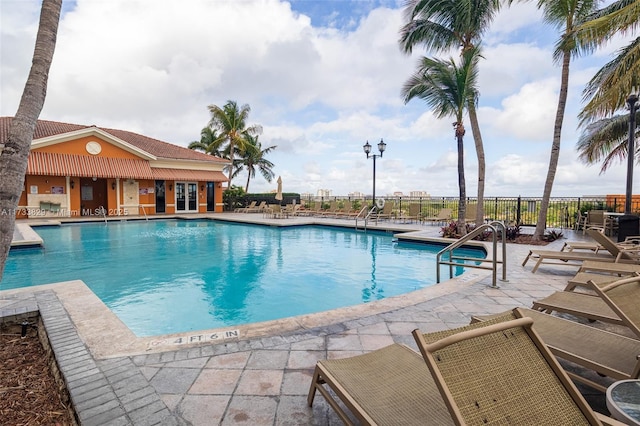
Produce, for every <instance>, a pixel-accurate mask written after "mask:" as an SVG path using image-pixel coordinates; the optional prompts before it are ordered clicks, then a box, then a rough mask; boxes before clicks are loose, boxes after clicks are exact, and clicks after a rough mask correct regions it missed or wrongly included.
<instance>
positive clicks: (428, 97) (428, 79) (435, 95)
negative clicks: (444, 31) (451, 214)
mask: <svg viewBox="0 0 640 426" xmlns="http://www.w3.org/2000/svg"><path fill="white" fill-rule="evenodd" d="M479 59H480V48H479V47H473V48H470V49H468V50H466V51H465V52H463V54H462V58H461V61H460V64H459V65H458V64H456V62H455V61H454V60H453V59H450V60H448V61H445V60H442V59H431V58H426V57H423V58H422V59H421V60H420V62H419V64H418V69H417V71H416V72H415V73H414V74H413V75H412V76H411V77H410V78H409V80H407V81H406V82H405V84H404V85H403V87H402V96H403V98H404V101H405V103H406V102H409V101H410V100H411V99H413V98H416V97H417V98H420V99H422V100H424V101H425V102H426V103H427V105H429V107H430V108H431V109H432V110H433V111H434V114H435V116H436V117H437V118H444V117H454V118H455V122H454V123H453V128H454V134H455V138H456V143H457V149H458V187H459V191H460V200H459V203H458V233H459V234H461V235H464V234H465V233H466V222H465V215H466V197H467V193H466V184H465V176H464V134H465V129H464V125H463V123H462V119H463V117H464V113H465V111H467V110H468V106H469V105H470V104H472V105H475V104H476V101H477V98H478V90H477V80H478V61H479ZM479 223H482V221H480V222H479Z"/></svg>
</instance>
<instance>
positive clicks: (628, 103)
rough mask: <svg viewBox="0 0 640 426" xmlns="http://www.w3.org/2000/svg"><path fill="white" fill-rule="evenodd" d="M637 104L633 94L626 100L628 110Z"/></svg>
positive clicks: (636, 97) (635, 96)
mask: <svg viewBox="0 0 640 426" xmlns="http://www.w3.org/2000/svg"><path fill="white" fill-rule="evenodd" d="M637 102H638V95H636V94H635V93H632V94H630V95H629V97H628V98H627V105H628V106H629V109H631V108H633V106H634V105H635V104H636V103H637Z"/></svg>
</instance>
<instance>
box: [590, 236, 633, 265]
mask: <svg viewBox="0 0 640 426" xmlns="http://www.w3.org/2000/svg"><path fill="white" fill-rule="evenodd" d="M587 234H589V236H590V237H591V238H593V239H594V240H595V241H596V242H597V243H598V244H600V245H601V246H602V247H603V248H604V249H605V250H607V251H608V252H609V253H610V254H611V255H612V256H615V258H616V262H619V261H620V260H627V261H633V262H638V261H640V246H639V245H638V244H633V243H621V244H618V243H616V242H615V241H613V240H612V239H611V238H609V237H607V236H606V235H605V234H604V233H603V232H602V230H601V229H587Z"/></svg>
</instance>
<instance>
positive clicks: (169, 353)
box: [0, 214, 604, 425]
mask: <svg viewBox="0 0 640 426" xmlns="http://www.w3.org/2000/svg"><path fill="white" fill-rule="evenodd" d="M258 216H261V215H248V214H245V215H242V214H240V215H237V214H236V215H231V214H227V215H215V217H217V218H220V217H224V218H227V219H233V220H242V221H246V220H247V219H250V220H251V221H254V222H263V221H264V222H269V220H265V219H261V218H260V217H258ZM279 221H280V222H279V223H280V224H285V222H283V221H290V222H289V223H291V222H292V223H293V224H301V223H303V220H302V219H301V218H292V219H284V220H283V219H280V220H279ZM323 223H325V222H323ZM327 223H328V222H327ZM335 224H338V225H340V224H342V223H339V221H337V222H336V223H335ZM391 225H392V227H393V228H394V229H395V230H397V231H400V230H411V229H417V230H422V231H424V232H425V234H429V235H432V236H438V234H439V232H438V231H439V227H436V226H423V225H416V224H406V225H401V224H397V225H396V224H391ZM381 226H383V227H384V226H385V224H383V223H381ZM564 232H565V235H566V236H568V238H569V239H570V240H572V241H575V240H580V239H582V235H581V234H576V235H574V234H573V233H572V232H571V231H566V230H565V231H564ZM564 241H566V240H564ZM564 241H563V240H560V241H556V242H554V243H552V244H550V245H548V246H546V247H545V249H559V248H560V247H561V246H562V244H563V243H564ZM529 248H530V247H529V246H521V245H509V250H508V255H507V270H508V274H507V277H508V282H500V281H499V282H498V284H499V288H492V286H491V276H490V275H489V273H488V272H487V271H482V270H469V271H468V272H466V273H465V274H464V275H462V276H461V277H459V278H456V279H453V280H450V281H446V282H443V283H441V284H436V285H434V286H432V287H429V288H427V289H424V290H420V291H419V292H415V293H410V294H408V295H403V296H400V297H398V298H391V299H393V300H392V301H386V302H385V301H382V302H381V303H378V302H374V303H371V304H368V305H362V306H359V307H358V308H357V309H349V310H337V311H330V312H328V313H322V314H319V315H316V316H312V317H309V318H307V319H305V320H299V321H298V322H296V324H297V326H295V327H293V326H291V324H288V323H282V324H281V323H278V322H273V323H272V324H269V325H268V326H264V325H259V326H258V327H256V328H255V329H248V330H247V331H246V332H243V333H242V334H241V337H240V338H237V339H227V340H224V341H222V342H219V343H215V344H214V343H206V344H200V345H198V344H194V345H189V346H184V345H183V346H180V347H171V346H167V347H165V346H159V347H153V348H151V347H150V346H149V345H148V342H145V343H147V345H146V346H140V345H138V344H131V345H129V346H126V345H125V346H123V347H121V348H118V349H117V350H114V351H112V352H111V353H110V352H109V348H108V347H109V346H113V345H114V342H113V340H109V339H111V337H109V333H108V330H107V329H108V328H112V326H113V323H109V321H112V320H106V321H107V323H108V325H107V326H102V327H100V318H99V317H98V318H96V315H95V314H94V315H93V316H91V315H90V313H89V312H82V309H80V308H79V306H78V305H80V303H78V299H80V300H81V301H82V303H87V304H90V302H88V299H83V298H81V297H77V296H74V294H75V293H74V292H71V293H69V292H65V291H64V289H63V287H64V286H65V284H60V285H51V286H40V287H32V288H28V289H22V290H18V291H13V290H9V291H2V292H0V319H2V320H3V321H16V320H17V321H22V319H23V318H27V317H28V318H31V319H32V318H33V315H34V314H37V313H39V315H40V317H41V318H42V321H43V324H44V326H45V327H46V331H47V333H48V336H49V340H50V343H51V346H52V349H53V351H54V353H55V356H56V360H57V362H58V364H59V367H60V370H61V371H62V373H63V376H64V378H65V381H66V383H67V386H68V388H69V392H70V395H71V398H72V401H73V404H74V407H75V409H76V412H77V414H78V417H79V419H80V423H81V424H82V425H155V424H162V425H236V424H237V425H334V424H341V423H342V422H341V421H340V420H339V418H338V417H337V416H336V415H335V414H334V413H333V411H332V410H331V409H330V407H329V405H328V404H327V403H326V402H325V401H324V399H323V398H322V397H321V396H318V397H316V400H315V402H314V406H313V408H309V407H307V404H306V396H307V393H308V390H309V386H310V383H311V375H312V372H313V367H314V366H315V363H316V361H318V360H320V359H326V358H341V357H348V356H352V355H357V354H361V353H364V352H368V351H372V350H376V349H378V348H381V347H383V346H386V345H389V344H391V343H394V342H396V343H404V344H407V345H409V346H411V347H412V348H414V349H416V350H417V347H416V345H415V343H414V342H413V338H412V337H411V331H412V330H413V329H415V328H419V329H421V330H422V331H425V332H429V331H435V330H441V329H445V328H453V327H457V326H462V325H466V324H468V323H469V319H470V316H471V315H482V314H491V313H497V312H502V311H505V310H507V309H511V308H514V307H517V306H529V307H530V306H531V305H532V303H533V301H534V300H536V299H540V298H543V297H545V296H547V295H548V294H550V293H552V292H553V291H556V290H561V289H563V288H564V286H565V285H566V282H567V280H568V279H569V278H570V277H571V276H573V275H574V274H575V271H576V268H575V267H562V266H543V267H541V268H540V270H539V271H538V272H537V273H535V274H532V273H531V272H530V271H531V265H527V266H526V267H522V266H521V265H520V264H521V262H522V259H523V258H524V257H525V255H526V253H527V252H528V250H529ZM92 309H93V308H91V307H86V308H85V310H86V311H91V310H92ZM353 311H355V312H356V314H355V315H354V314H353ZM83 315H84V316H83ZM87 324H89V326H87ZM96 327H97V329H96ZM113 327H115V326H113ZM116 329H117V327H116ZM105 336H106V337H105ZM116 346H117V345H116ZM127 348H129V349H130V352H129V353H121V352H122V351H125V352H126V349H127ZM141 348H142V349H141ZM587 392H591V391H587ZM588 396H589V397H590V398H591V399H590V402H591V401H592V400H594V401H595V404H596V405H598V404H600V405H603V404H604V403H603V401H604V397H603V396H602V394H599V393H597V392H594V393H593V394H589V395H588Z"/></svg>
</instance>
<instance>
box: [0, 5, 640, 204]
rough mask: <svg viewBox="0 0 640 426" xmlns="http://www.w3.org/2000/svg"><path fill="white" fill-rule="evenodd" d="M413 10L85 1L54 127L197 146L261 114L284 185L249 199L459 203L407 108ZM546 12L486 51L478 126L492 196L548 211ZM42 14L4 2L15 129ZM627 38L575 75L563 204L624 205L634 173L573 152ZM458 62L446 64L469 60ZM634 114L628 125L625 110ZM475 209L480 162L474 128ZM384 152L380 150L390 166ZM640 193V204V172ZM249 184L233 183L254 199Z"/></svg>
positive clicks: (3, 80)
mask: <svg viewBox="0 0 640 426" xmlns="http://www.w3.org/2000/svg"><path fill="white" fill-rule="evenodd" d="M402 5H403V2H401V1H395V0H389V1H384V0H378V1H361V0H355V1H351V0H335V1H331V0H293V1H291V2H285V1H278V0H261V1H257V0H256V1H252V0H246V1H233V0H215V1H211V0H188V1H184V2H175V1H171V0H109V1H104V0H78V1H74V2H69V1H66V0H65V1H64V2H63V16H62V18H61V22H60V28H59V33H58V40H57V46H56V52H55V55H54V59H53V65H52V68H51V73H50V77H49V87H48V92H47V99H46V102H45V107H44V109H43V111H42V114H41V115H40V118H41V119H46V120H54V121H62V122H68V123H75V124H85V125H91V124H95V125H97V126H101V127H110V128H117V129H122V130H128V131H132V132H137V133H140V134H143V135H145V136H149V137H153V138H157V139H160V140H162V141H166V142H170V143H173V144H176V145H181V146H187V145H188V144H189V143H190V142H191V141H193V140H197V139H199V137H200V130H201V129H202V128H203V127H204V126H205V125H206V124H207V122H208V120H209V113H208V110H207V105H210V104H216V105H220V106H222V105H224V103H225V102H226V101H227V100H234V101H236V102H237V103H238V104H239V105H243V104H248V105H250V106H251V113H250V116H249V124H260V125H262V127H263V129H264V132H263V134H262V135H261V136H260V137H259V141H260V142H261V143H262V146H263V148H265V147H268V146H271V145H277V149H276V150H274V151H273V153H272V154H270V155H269V156H268V159H269V160H270V161H272V162H273V163H274V164H275V167H274V169H273V170H274V173H275V175H276V176H275V178H274V180H273V181H272V182H271V183H269V182H266V181H265V180H264V179H263V178H262V176H260V175H257V176H256V178H255V179H252V180H251V183H250V186H249V192H270V191H272V190H275V188H276V186H277V184H276V179H277V177H278V176H282V180H283V190H284V191H285V192H300V193H311V194H316V193H317V192H318V190H323V189H328V190H330V191H332V194H333V195H347V194H349V193H352V192H361V193H364V194H367V195H370V194H371V189H372V161H371V160H367V159H366V156H365V154H364V152H363V150H362V145H364V143H365V142H366V141H369V143H371V145H373V147H374V150H377V147H376V145H377V143H378V142H379V140H380V138H384V140H385V142H386V143H387V150H386V151H385V154H384V157H383V158H380V159H378V160H377V163H376V168H377V173H376V175H377V179H376V194H378V195H383V194H385V195H386V194H393V193H394V192H402V193H404V194H405V195H408V194H409V193H410V192H412V191H424V192H427V193H429V194H431V195H432V196H456V195H457V194H458V185H457V162H456V155H457V154H456V146H455V140H454V137H453V128H452V126H451V123H452V121H453V119H442V120H437V119H435V118H434V117H433V115H432V113H431V112H430V111H428V109H427V107H426V105H425V104H424V103H423V102H422V101H419V100H414V101H411V102H410V103H408V104H407V105H404V104H403V102H402V99H401V96H400V89H401V87H402V84H403V83H404V82H405V81H406V80H407V79H408V78H409V76H410V75H411V74H412V73H413V71H414V69H415V64H416V62H417V60H418V59H419V57H420V56H423V55H424V52H423V51H422V50H421V49H416V50H415V52H414V54H413V55H411V56H408V55H405V54H403V53H401V51H400V48H399V46H398V42H397V40H398V31H399V29H400V26H401V25H402ZM535 6H536V4H535V2H527V3H518V4H514V5H513V6H512V7H511V8H505V9H504V10H503V11H501V13H500V14H499V15H498V16H497V18H496V19H495V21H494V22H493V24H492V27H491V30H490V31H489V33H487V35H486V36H485V37H484V41H483V56H484V58H485V59H484V60H482V61H481V64H480V93H481V97H480V104H479V110H478V111H479V119H480V126H481V131H482V135H483V139H484V142H485V151H486V156H487V180H486V190H485V194H486V196H489V197H490V196H517V195H522V196H541V195H542V191H543V186H544V180H545V177H546V172H547V168H548V162H549V151H550V147H551V139H552V135H553V120H554V116H555V112H556V107H557V98H558V89H559V84H560V83H559V82H560V67H559V66H557V65H556V64H554V63H553V61H552V52H553V47H554V44H555V42H556V40H557V38H558V34H559V33H558V31H557V30H555V29H554V28H551V27H549V26H546V25H544V24H543V23H542V20H541V18H540V16H541V13H540V11H538V10H537V9H536V7H535ZM39 12H40V1H36V0H24V1H14V0H0V43H1V45H2V49H1V52H0V115H2V116H11V115H13V114H15V112H16V109H17V106H18V103H19V100H20V96H21V94H22V90H23V87H24V83H25V81H26V77H27V74H28V71H29V67H30V65H31V57H32V54H33V44H34V41H35V34H36V31H37V25H38V18H39ZM629 39H630V37H628V38H627V39H616V40H613V41H612V42H611V43H610V44H609V45H607V46H606V47H605V48H604V49H602V50H600V51H598V52H595V53H594V54H592V55H589V56H586V57H582V58H578V59H575V60H573V61H572V66H571V73H570V88H569V100H568V105H567V110H566V115H565V122H564V127H563V138H562V148H561V149H562V151H561V155H560V164H559V167H558V172H557V174H556V179H555V184H554V190H553V193H552V196H555V197H559V196H581V195H603V194H607V193H608V194H624V193H625V188H626V186H625V185H626V162H625V163H623V164H617V165H615V166H613V167H612V168H611V169H610V170H608V171H607V172H606V174H603V175H600V174H599V170H600V165H593V166H585V165H584V164H582V163H581V162H580V161H579V160H578V158H577V153H576V151H575V145H576V141H577V139H578V137H579V130H578V129H577V118H576V117H577V114H578V112H579V110H580V107H581V97H582V89H583V87H584V85H585V83H586V82H587V81H588V80H589V79H590V78H591V77H592V76H593V75H594V73H595V72H596V71H597V70H598V69H599V68H600V67H601V66H602V65H604V64H605V63H606V62H608V61H610V60H611V59H612V58H613V56H614V53H615V52H616V50H618V49H620V48H621V47H623V46H624V45H626V43H627V42H628V40H629ZM457 54H458V53H457V52H451V55H441V56H443V57H448V56H453V57H456V58H457ZM621 113H625V111H621ZM465 127H466V128H467V134H466V136H465V177H466V183H467V195H468V196H475V195H476V190H477V189H476V181H477V159H476V153H475V149H474V144H473V138H472V135H471V129H470V126H469V123H468V120H467V119H466V118H465ZM376 152H377V151H376ZM635 176H636V178H634V187H635V188H636V190H635V191H634V192H635V193H640V188H638V187H637V185H638V178H637V176H638V173H636V174H635ZM245 182H246V175H244V176H242V175H241V176H240V177H238V178H235V179H234V180H233V182H232V183H233V184H235V185H238V186H242V187H244V184H245Z"/></svg>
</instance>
